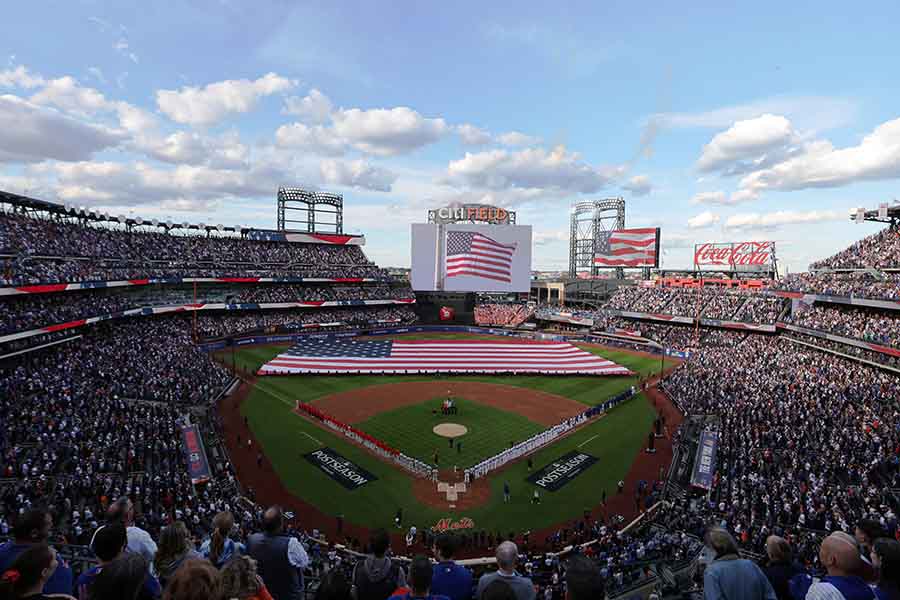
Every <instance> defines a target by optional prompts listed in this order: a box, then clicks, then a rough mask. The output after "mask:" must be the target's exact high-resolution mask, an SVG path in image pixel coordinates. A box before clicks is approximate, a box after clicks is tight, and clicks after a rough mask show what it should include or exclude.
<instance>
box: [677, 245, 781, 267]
mask: <svg viewBox="0 0 900 600" xmlns="http://www.w3.org/2000/svg"><path fill="white" fill-rule="evenodd" d="M774 258H775V242H734V243H725V244H698V245H696V246H694V264H695V265H697V266H698V267H757V268H759V267H768V266H769V265H771V264H772V263H773V262H774Z"/></svg>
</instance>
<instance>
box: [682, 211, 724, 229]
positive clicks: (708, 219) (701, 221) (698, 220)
mask: <svg viewBox="0 0 900 600" xmlns="http://www.w3.org/2000/svg"><path fill="white" fill-rule="evenodd" d="M718 222H719V215H717V214H715V213H713V212H712V211H709V210H707V211H704V212H702V213H700V214H699V215H695V216H693V217H691V218H690V219H688V222H687V224H688V227H689V228H691V229H703V228H704V227H710V226H712V225H715V224H716V223H718Z"/></svg>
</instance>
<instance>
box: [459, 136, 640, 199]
mask: <svg viewBox="0 0 900 600" xmlns="http://www.w3.org/2000/svg"><path fill="white" fill-rule="evenodd" d="M447 171H448V175H449V180H450V182H456V183H462V184H466V185H470V186H474V187H479V188H486V189H489V190H506V189H523V190H529V189H531V190H544V191H556V192H561V193H585V194H590V193H593V192H596V191H598V190H600V189H602V188H603V187H605V186H606V185H608V184H609V183H610V181H612V180H613V179H614V178H616V177H619V176H621V175H622V168H621V167H593V166H591V165H589V164H587V163H585V162H583V161H582V160H581V156H580V155H579V154H578V153H576V152H569V151H568V150H566V148H565V146H562V145H560V146H557V147H556V148H554V149H553V150H551V151H549V152H548V151H547V150H545V149H544V148H529V149H525V150H521V151H519V152H510V151H507V150H491V151H487V152H479V153H475V154H473V153H470V152H466V155H465V156H464V157H463V158H461V159H459V160H454V161H451V162H450V164H449V166H448V168H447Z"/></svg>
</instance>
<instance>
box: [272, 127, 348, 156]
mask: <svg viewBox="0 0 900 600" xmlns="http://www.w3.org/2000/svg"><path fill="white" fill-rule="evenodd" d="M275 142H276V144H278V146H279V147H281V148H296V149H301V150H305V151H307V152H311V153H313V154H321V155H325V156H340V155H342V154H343V153H344V148H345V142H344V140H342V139H341V138H339V137H337V135H335V132H334V130H333V129H330V128H327V127H323V126H322V125H313V126H311V127H310V126H308V125H304V124H303V123H291V124H290V125H282V126H281V127H279V128H278V129H277V130H276V131H275Z"/></svg>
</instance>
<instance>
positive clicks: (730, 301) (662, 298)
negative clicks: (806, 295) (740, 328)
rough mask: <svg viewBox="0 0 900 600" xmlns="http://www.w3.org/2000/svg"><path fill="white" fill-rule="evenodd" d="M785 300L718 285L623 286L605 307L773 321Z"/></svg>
mask: <svg viewBox="0 0 900 600" xmlns="http://www.w3.org/2000/svg"><path fill="white" fill-rule="evenodd" d="M783 307H784V299H782V298H779V297H777V296H772V295H769V294H763V293H759V292H744V291H738V290H727V291H725V290H722V289H719V288H675V287H637V286H628V287H620V288H618V289H617V290H616V291H615V293H614V294H613V295H612V296H611V297H610V299H609V300H608V301H607V302H606V304H605V305H604V308H607V309H613V310H624V311H632V312H645V313H655V314H667V315H677V316H686V317H700V318H704V319H719V320H734V321H744V322H747V323H774V322H775V321H776V320H777V318H778V316H779V315H780V314H781V310H782V308H783Z"/></svg>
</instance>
